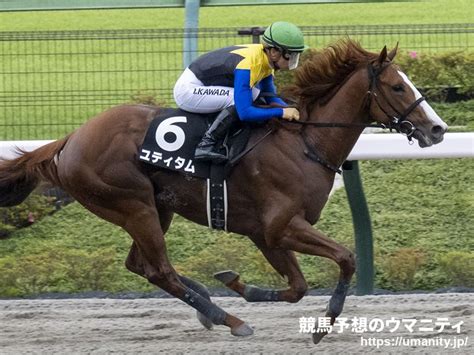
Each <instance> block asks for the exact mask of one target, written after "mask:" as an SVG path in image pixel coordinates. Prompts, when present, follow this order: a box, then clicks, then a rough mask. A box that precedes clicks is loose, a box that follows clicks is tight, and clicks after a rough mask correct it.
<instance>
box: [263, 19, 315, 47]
mask: <svg viewBox="0 0 474 355" xmlns="http://www.w3.org/2000/svg"><path fill="white" fill-rule="evenodd" d="M262 42H263V43H264V44H266V45H268V46H270V47H277V48H279V49H282V50H285V51H288V52H303V51H304V50H305V49H306V48H308V46H306V45H305V44H304V38H303V33H302V32H301V30H300V29H299V28H298V27H296V26H295V25H293V24H292V23H289V22H283V21H279V22H274V23H272V24H271V25H270V26H269V27H267V29H266V30H265V32H264V33H263V37H262Z"/></svg>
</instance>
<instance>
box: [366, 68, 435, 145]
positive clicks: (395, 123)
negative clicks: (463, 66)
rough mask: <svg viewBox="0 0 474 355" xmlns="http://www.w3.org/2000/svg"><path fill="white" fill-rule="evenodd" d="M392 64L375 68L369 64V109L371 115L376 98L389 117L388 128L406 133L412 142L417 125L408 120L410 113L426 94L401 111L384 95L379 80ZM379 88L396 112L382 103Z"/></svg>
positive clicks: (382, 95) (383, 97) (382, 94)
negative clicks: (390, 110) (389, 111)
mask: <svg viewBox="0 0 474 355" xmlns="http://www.w3.org/2000/svg"><path fill="white" fill-rule="evenodd" d="M389 66H390V64H387V65H384V66H381V67H380V68H378V69H375V68H374V66H373V65H372V64H369V65H368V70H367V71H368V73H369V81H370V87H369V91H367V95H368V103H367V105H368V111H369V115H370V106H371V104H372V98H373V99H374V101H375V103H376V104H377V106H378V107H379V108H380V110H382V112H383V113H384V114H385V115H386V116H387V117H388V119H389V122H390V123H389V125H388V126H387V128H388V129H390V130H395V131H397V132H399V133H402V134H405V135H406V136H407V138H408V140H409V141H410V142H412V136H413V134H414V133H415V131H416V127H415V126H414V125H413V123H411V122H410V121H408V120H407V117H408V115H410V113H411V112H412V111H413V110H414V109H415V108H416V107H417V106H418V105H419V104H420V103H421V102H423V101H424V100H425V99H426V98H425V97H424V96H421V97H419V98H418V99H417V100H415V101H414V102H413V103H412V104H411V105H410V106H408V107H407V108H406V109H405V110H404V111H403V112H399V111H398V110H397V109H396V108H395V107H394V106H393V105H392V104H391V103H390V101H389V100H388V99H387V97H386V96H385V95H384V93H383V91H382V90H381V89H380V88H379V85H378V83H379V81H378V80H377V78H378V76H379V75H380V74H381V73H382V72H383V71H384V70H385V69H386V68H388V67H389ZM376 89H377V90H378V91H379V93H380V97H381V98H382V99H383V100H384V101H385V102H386V103H387V104H388V106H390V108H391V109H392V110H393V111H394V112H395V114H390V113H388V112H387V110H386V109H384V107H383V106H382V105H381V104H380V101H379V96H378V95H377V93H376V92H375V90H376Z"/></svg>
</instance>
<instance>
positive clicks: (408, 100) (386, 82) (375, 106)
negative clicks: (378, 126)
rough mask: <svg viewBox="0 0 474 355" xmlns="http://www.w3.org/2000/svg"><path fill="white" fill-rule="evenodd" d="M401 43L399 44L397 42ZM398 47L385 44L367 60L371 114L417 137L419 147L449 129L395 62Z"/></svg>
mask: <svg viewBox="0 0 474 355" xmlns="http://www.w3.org/2000/svg"><path fill="white" fill-rule="evenodd" d="M397 47H398V44H397ZM397 47H395V48H394V49H393V50H392V51H390V52H389V53H388V52H387V47H384V48H383V49H382V51H381V52H380V54H379V56H378V58H376V59H375V60H372V61H370V62H369V64H368V74H369V82H370V84H369V85H370V87H369V90H368V95H369V98H368V110H369V115H370V118H371V119H372V120H374V121H377V122H380V123H383V124H385V125H386V126H387V127H389V128H392V129H395V130H396V131H398V132H400V133H403V134H405V135H407V137H408V139H409V140H411V139H412V138H415V139H416V140H418V144H419V146H420V147H422V148H424V147H429V146H431V145H433V144H437V143H440V142H441V141H442V140H443V136H444V133H445V132H446V130H447V129H448V126H447V125H446V123H445V122H443V120H442V119H441V118H440V117H439V116H438V114H437V113H436V112H435V111H434V110H433V109H432V108H431V106H430V105H429V104H428V103H427V102H426V100H425V98H424V97H423V96H422V95H421V94H420V92H419V91H418V90H417V88H416V87H415V85H413V83H412V82H411V81H410V80H409V79H408V77H407V75H406V74H405V73H404V72H402V71H401V69H400V68H399V67H398V66H397V65H395V64H394V63H393V58H394V57H395V55H396V52H397Z"/></svg>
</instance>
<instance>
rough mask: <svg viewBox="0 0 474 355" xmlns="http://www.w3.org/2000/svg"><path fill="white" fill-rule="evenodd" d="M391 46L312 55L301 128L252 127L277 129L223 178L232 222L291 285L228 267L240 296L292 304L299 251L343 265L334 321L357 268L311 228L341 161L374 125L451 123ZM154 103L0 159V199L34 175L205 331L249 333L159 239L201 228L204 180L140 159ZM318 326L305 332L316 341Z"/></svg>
mask: <svg viewBox="0 0 474 355" xmlns="http://www.w3.org/2000/svg"><path fill="white" fill-rule="evenodd" d="M395 54H396V48H395V49H394V50H392V51H391V52H390V53H387V49H386V47H384V48H383V50H382V51H381V53H380V54H377V53H371V52H368V51H366V50H364V49H363V48H362V47H361V46H360V45H359V44H357V43H356V42H354V41H352V40H349V39H347V40H344V41H340V42H338V43H336V44H335V45H333V46H330V47H328V48H327V49H325V50H323V51H321V52H317V53H314V54H313V55H311V56H310V57H309V59H308V60H307V61H305V63H304V64H303V65H302V66H301V67H300V68H299V69H298V70H297V71H296V73H295V83H294V85H293V86H292V87H291V88H290V89H289V93H290V94H291V95H292V96H293V97H295V98H297V100H298V103H299V108H300V111H301V120H300V122H299V124H294V123H292V122H291V123H290V122H286V121H282V120H272V121H270V122H268V123H267V124H266V125H264V126H263V127H256V128H255V129H254V130H253V131H252V135H251V138H250V142H249V144H253V143H254V142H256V141H258V140H259V139H260V138H261V137H262V136H263V135H264V134H265V133H266V132H267V131H268V128H269V127H270V126H272V127H273V128H274V132H273V134H271V135H269V136H268V137H267V138H266V139H265V140H263V141H261V143H260V144H259V145H257V146H256V147H255V148H254V149H253V150H251V151H250V152H249V153H248V154H247V155H246V156H244V158H243V159H242V160H241V162H240V163H239V165H237V166H236V167H235V168H234V170H233V172H232V175H231V176H230V177H229V179H228V181H227V184H228V203H229V211H228V230H229V231H231V232H234V233H238V234H242V235H245V236H248V237H249V238H250V239H251V240H252V241H253V242H254V243H255V245H256V246H257V247H258V248H259V249H260V250H261V251H262V253H263V255H264V256H265V258H266V259H267V260H268V262H269V263H270V264H271V265H272V266H273V267H274V268H275V270H276V271H277V272H278V273H279V274H280V275H281V276H282V277H285V278H286V279H287V281H288V285H289V287H288V288H287V289H282V290H271V289H262V288H259V287H257V286H251V285H247V284H245V283H244V282H243V281H242V280H240V278H239V275H238V274H237V273H235V272H233V271H225V272H221V273H218V274H216V277H217V278H218V279H219V280H221V281H222V282H224V283H225V284H226V285H227V286H228V287H229V288H231V289H232V290H234V291H236V292H237V293H239V294H240V295H241V296H243V297H244V298H245V299H246V300H247V301H250V302H257V301H286V302H297V301H299V300H300V299H301V298H302V297H303V296H304V294H305V292H306V290H307V283H306V281H305V278H304V276H303V274H302V272H301V270H300V267H299V265H298V261H297V259H296V257H295V252H299V253H304V254H310V255H316V256H322V257H325V258H329V259H331V260H333V261H335V262H336V263H337V264H338V265H339V267H340V276H339V282H338V284H337V286H336V288H335V290H334V292H333V295H332V297H331V299H330V301H329V304H328V308H327V313H326V316H327V317H330V318H331V322H332V323H334V321H335V318H336V317H337V316H338V315H339V314H340V313H341V311H342V308H343V304H344V301H345V297H346V294H347V291H348V288H349V283H350V281H351V278H352V275H353V274H354V272H355V261H354V254H353V253H352V252H351V251H350V250H349V249H347V248H346V247H344V246H342V245H339V244H338V243H336V242H335V241H333V240H332V239H330V238H328V237H327V236H325V235H324V234H323V233H321V232H320V231H318V230H316V229H315V228H313V225H314V224H315V223H316V222H317V221H318V219H319V216H320V213H321V210H322V209H323V207H324V205H325V204H326V202H327V200H328V196H329V192H330V190H331V188H332V185H333V182H334V177H335V173H336V171H337V170H338V167H340V166H341V164H342V163H343V162H344V160H345V159H346V157H347V156H348V154H349V153H350V151H351V149H352V147H353V146H354V144H355V143H356V141H357V139H358V137H359V135H360V134H361V133H362V130H363V129H364V127H366V126H368V125H369V124H370V123H371V122H378V123H379V124H383V125H384V126H386V127H388V128H393V129H396V130H397V131H399V132H402V133H405V134H406V135H408V136H409V138H410V139H411V138H415V139H417V140H418V142H419V145H420V146H422V147H425V146H430V145H432V144H436V143H439V142H441V141H442V139H443V134H444V133H445V131H446V130H447V125H446V124H445V123H444V122H443V121H442V120H441V119H440V118H439V116H438V115H437V114H436V113H435V112H434V111H433V109H432V108H431V107H430V106H429V105H428V104H427V103H426V101H423V100H424V98H423V97H421V95H420V93H419V92H418V91H417V90H416V88H415V87H414V86H413V84H412V83H411V82H410V81H409V80H408V78H407V77H406V75H405V74H404V73H403V72H401V70H400V69H399V68H398V67H397V66H396V65H395V64H393V63H392V60H393V58H394V56H395ZM159 110H160V108H158V107H150V106H144V105H124V106H119V107H115V108H112V109H110V110H108V111H106V112H104V113H101V114H99V115H98V116H97V117H95V118H93V119H91V120H90V121H88V122H87V123H85V124H84V125H83V126H81V127H80V128H79V129H77V130H76V131H74V132H73V133H71V134H69V135H68V136H67V137H65V138H63V139H60V140H57V141H55V142H53V143H50V144H48V145H45V146H43V147H41V148H39V149H37V150H35V151H33V152H22V153H21V155H20V156H19V157H17V158H15V159H12V160H4V161H2V162H1V163H0V194H1V195H0V206H4V207H5V206H12V205H15V204H18V203H20V202H21V201H23V200H24V199H25V198H26V197H27V196H28V195H29V194H30V193H31V191H32V190H33V189H34V188H35V186H37V184H38V183H39V181H41V180H47V181H49V182H51V183H53V184H54V185H57V186H60V187H61V188H62V189H64V190H65V191H67V192H68V193H69V194H71V195H72V196H73V197H74V198H75V199H76V200H77V201H78V202H79V203H81V204H82V205H83V206H84V207H86V208H87V209H88V210H90V211H91V212H92V213H94V214H96V215H97V216H99V217H100V218H103V219H105V220H107V221H109V222H111V223H114V224H116V225H118V226H120V227H122V228H123V229H124V230H125V231H127V232H128V233H129V234H130V236H131V237H132V239H133V244H132V247H131V250H130V253H129V255H128V258H127V260H126V267H127V268H128V269H129V270H130V271H132V272H134V273H137V274H139V275H141V276H143V277H144V278H146V279H147V280H148V281H149V282H151V283H153V284H154V285H156V286H158V287H160V288H162V289H163V290H165V291H166V292H168V293H169V294H171V295H173V296H174V297H177V298H179V299H180V300H182V301H184V302H186V303H187V304H188V305H190V306H192V307H193V308H195V309H196V310H197V311H198V318H199V320H200V321H201V323H202V324H203V325H205V326H206V327H207V328H211V327H212V324H217V325H226V326H228V327H229V328H230V330H231V333H232V334H233V335H239V336H244V335H250V334H252V333H253V329H252V328H251V327H250V326H248V325H247V324H246V323H245V322H244V321H242V320H240V319H239V318H237V317H236V316H234V315H231V314H229V313H227V312H225V311H224V310H222V309H221V308H219V307H218V306H217V305H215V304H214V303H213V302H212V301H211V299H210V297H209V293H208V291H207V289H206V287H205V286H203V285H201V284H199V283H197V282H195V281H193V280H190V279H188V278H186V277H184V276H182V275H179V274H178V273H177V272H176V271H175V269H174V268H173V266H172V265H171V264H170V261H169V259H168V256H167V252H166V243H165V237H164V236H165V233H166V232H167V230H168V228H169V226H170V223H171V220H172V217H173V213H178V214H179V215H181V216H183V217H185V218H187V219H189V220H191V221H193V222H196V223H199V224H202V225H206V224H207V216H206V183H205V181H204V180H202V179H198V178H192V177H188V176H184V175H181V174H179V173H177V172H173V171H168V170H162V169H158V168H154V167H150V166H147V165H145V164H143V163H142V162H140V161H138V159H137V152H138V148H139V146H140V145H141V143H142V142H143V139H144V135H145V132H146V130H147V128H148V125H149V123H150V121H151V119H152V118H153V117H154V116H155V115H156V113H157V111H159ZM196 242H198V241H196ZM325 334H326V333H325V332H320V333H315V334H313V341H314V342H315V343H317V342H318V341H319V340H320V339H321V338H322V337H323V336H324V335H325Z"/></svg>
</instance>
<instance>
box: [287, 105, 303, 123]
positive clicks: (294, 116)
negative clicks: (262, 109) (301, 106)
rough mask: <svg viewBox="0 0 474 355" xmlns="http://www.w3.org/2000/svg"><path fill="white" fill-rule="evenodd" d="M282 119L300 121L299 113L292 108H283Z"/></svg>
mask: <svg viewBox="0 0 474 355" xmlns="http://www.w3.org/2000/svg"><path fill="white" fill-rule="evenodd" d="M283 119H285V120H288V121H293V120H295V121H298V120H299V119H300V113H299V111H298V110H297V109H296V108H294V107H285V108H284V109H283Z"/></svg>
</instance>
